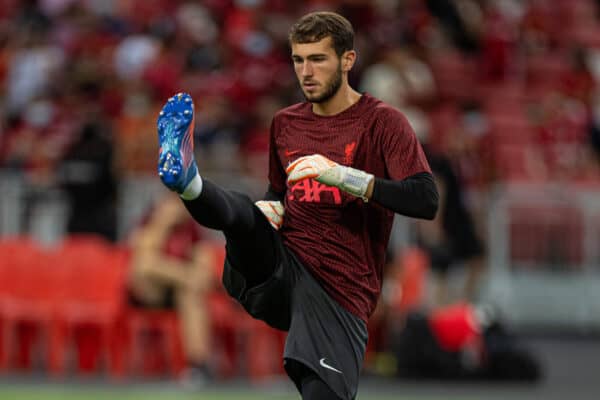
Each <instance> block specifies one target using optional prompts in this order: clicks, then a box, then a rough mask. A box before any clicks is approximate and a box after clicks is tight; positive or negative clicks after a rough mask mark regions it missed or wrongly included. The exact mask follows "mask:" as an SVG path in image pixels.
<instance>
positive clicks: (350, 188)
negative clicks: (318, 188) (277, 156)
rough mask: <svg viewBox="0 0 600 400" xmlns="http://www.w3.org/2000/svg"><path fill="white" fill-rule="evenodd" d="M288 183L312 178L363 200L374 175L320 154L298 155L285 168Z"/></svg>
mask: <svg viewBox="0 0 600 400" xmlns="http://www.w3.org/2000/svg"><path fill="white" fill-rule="evenodd" d="M285 172H286V173H287V174H288V179H287V181H288V183H290V184H292V185H293V184H294V183H296V182H298V181H301V180H303V179H306V178H313V179H315V180H316V181H317V182H321V183H323V184H325V185H327V186H335V187H337V188H339V189H341V190H343V191H344V192H347V193H350V194H351V195H354V196H356V197H360V198H362V199H363V200H365V201H366V200H367V198H366V197H365V194H366V193H367V188H368V187H369V183H370V182H371V181H372V180H373V179H374V176H373V175H371V174H369V173H367V172H365V171H361V170H359V169H355V168H351V167H345V166H343V165H339V164H338V163H335V162H333V161H331V160H330V159H328V158H326V157H324V156H322V155H320V154H313V155H310V156H304V157H300V158H298V159H297V160H295V161H294V162H292V163H291V164H290V165H288V167H287V168H286V170H285Z"/></svg>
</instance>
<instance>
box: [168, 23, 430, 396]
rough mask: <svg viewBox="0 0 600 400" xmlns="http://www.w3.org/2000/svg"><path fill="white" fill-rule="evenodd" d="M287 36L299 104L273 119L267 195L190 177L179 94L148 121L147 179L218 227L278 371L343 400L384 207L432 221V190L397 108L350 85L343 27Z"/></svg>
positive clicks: (377, 275) (386, 213)
mask: <svg viewBox="0 0 600 400" xmlns="http://www.w3.org/2000/svg"><path fill="white" fill-rule="evenodd" d="M289 41H290V45H291V52H292V61H293V65H294V70H295V72H296V76H297V78H298V81H299V83H300V86H301V89H302V92H303V94H304V96H305V98H306V100H307V101H306V102H303V103H300V104H296V105H293V106H291V107H288V108H286V109H283V110H281V111H279V112H278V113H277V114H276V115H275V116H274V118H273V121H272V126H271V137H270V160H269V188H268V191H267V193H266V195H265V198H264V200H261V201H259V202H257V203H256V204H253V203H252V201H251V200H250V199H249V197H247V196H245V195H243V194H240V193H237V192H233V191H227V190H224V189H222V188H220V187H218V186H216V185H215V184H213V183H212V182H210V181H209V180H207V179H204V178H202V177H201V176H200V174H199V173H198V169H197V166H196V162H195V160H194V156H193V145H192V143H193V135H192V131H193V126H194V109H193V103H192V99H191V97H190V96H189V95H187V94H178V95H176V96H174V97H172V98H171V99H169V101H168V102H167V103H166V105H165V107H164V108H163V110H162V111H161V113H160V116H159V118H158V134H159V141H160V147H161V148H160V154H159V164H158V173H159V176H160V177H161V179H162V181H163V183H164V184H165V185H166V186H167V187H169V188H170V189H171V190H174V191H176V192H178V193H179V194H180V196H181V198H182V199H183V203H184V204H185V206H186V207H187V209H188V211H189V212H190V214H191V215H192V216H193V217H194V219H195V220H196V221H197V222H198V223H200V224H202V225H204V226H206V227H208V228H212V229H217V230H221V231H223V233H224V235H225V238H226V250H227V257H226V261H225V269H224V273H223V284H224V286H225V288H226V289H227V291H228V293H229V294H230V295H231V296H232V297H234V298H235V299H236V300H237V301H239V302H240V303H241V304H242V305H243V307H244V308H245V309H246V311H247V312H248V313H250V314H251V315H252V316H253V317H255V318H258V319H260V320H263V321H264V322H266V323H267V324H269V325H270V326H272V327H274V328H277V329H281V330H285V331H288V332H289V333H288V336H287V341H286V345H285V350H284V354H283V359H284V365H285V369H286V371H287V373H288V375H289V376H290V378H291V379H292V380H293V382H294V383H295V384H296V386H297V388H298V390H299V391H300V393H301V394H302V398H303V399H305V400H307V399H308V400H314V399H344V400H350V399H354V398H355V397H356V394H357V391H358V379H359V374H360V370H361V367H362V363H363V357H364V354H365V347H366V343H367V320H368V318H369V316H370V314H371V313H372V312H373V310H374V308H375V305H376V303H377V299H378V297H379V294H380V291H381V284H382V282H381V281H382V268H383V264H384V254H385V250H386V247H387V243H388V239H389V235H390V230H391V227H392V221H393V217H394V213H398V214H401V215H405V216H409V217H416V218H426V219H432V218H433V217H434V216H435V213H436V210H437V203H438V194H437V190H436V187H435V184H434V181H433V177H432V175H431V171H430V168H429V165H428V163H427V160H426V158H425V156H424V154H423V151H422V149H421V147H420V145H419V143H418V141H417V139H416V137H415V135H414V132H413V130H412V128H411V127H410V125H409V124H408V122H407V120H406V119H405V117H404V116H403V115H402V113H401V112H400V111H398V110H396V109H394V108H392V107H390V106H388V105H386V104H384V103H383V102H381V101H379V100H377V99H376V98H374V97H372V96H370V95H369V94H366V93H365V94H361V93H359V92H357V91H355V90H354V89H353V88H352V87H351V86H350V85H349V83H348V72H349V71H350V69H351V68H352V66H353V64H354V62H355V60H356V52H355V51H354V50H353V41H354V39H353V29H352V26H351V25H350V23H349V22H348V21H347V20H346V19H345V18H344V17H342V16H340V15H338V14H335V13H331V12H316V13H311V14H308V15H305V16H304V17H302V18H301V19H300V20H299V21H298V22H297V23H296V24H295V25H294V26H293V27H292V29H291V31H290V35H289ZM200 166H201V163H200Z"/></svg>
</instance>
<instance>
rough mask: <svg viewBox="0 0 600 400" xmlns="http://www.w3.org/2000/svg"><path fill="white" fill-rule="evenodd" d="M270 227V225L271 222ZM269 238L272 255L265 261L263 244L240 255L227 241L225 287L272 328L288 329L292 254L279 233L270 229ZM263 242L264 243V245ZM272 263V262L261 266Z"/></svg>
mask: <svg viewBox="0 0 600 400" xmlns="http://www.w3.org/2000/svg"><path fill="white" fill-rule="evenodd" d="M269 227H270V225H269ZM271 231H272V234H270V236H269V239H268V245H269V246H270V247H271V249H270V250H269V251H272V256H271V257H267V258H268V260H266V261H265V260H264V255H262V254H260V252H261V251H263V250H262V247H263V246H258V247H257V248H256V249H255V250H254V252H251V251H249V252H247V253H245V255H244V257H245V258H242V257H241V256H240V252H239V248H237V247H236V246H235V245H233V244H231V243H230V242H229V241H228V243H227V255H226V258H225V266H224V269H223V278H222V279H223V286H225V289H226V290H227V292H228V293H229V295H230V296H231V297H233V298H234V299H236V300H237V301H238V302H239V303H240V304H241V305H242V306H243V307H244V309H245V310H246V311H247V312H248V313H249V314H250V315H251V316H252V317H254V318H256V319H260V320H262V321H264V322H266V323H267V324H268V325H270V326H271V327H273V328H276V329H280V330H284V331H287V330H288V329H289V326H290V320H291V309H290V304H291V296H290V293H291V288H292V287H293V284H294V280H295V274H294V271H293V269H292V268H290V262H291V257H292V256H291V254H290V252H289V250H288V249H287V248H286V247H285V245H284V244H283V242H282V239H281V237H280V236H279V234H278V233H277V232H276V231H275V230H273V229H272V228H271ZM263 245H264V244H263ZM261 262H270V263H272V264H270V265H266V266H265V265H261Z"/></svg>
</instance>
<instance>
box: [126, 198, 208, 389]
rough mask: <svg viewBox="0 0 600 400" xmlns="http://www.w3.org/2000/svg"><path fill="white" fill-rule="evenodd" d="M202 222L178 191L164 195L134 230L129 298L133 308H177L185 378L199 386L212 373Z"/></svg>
mask: <svg viewBox="0 0 600 400" xmlns="http://www.w3.org/2000/svg"><path fill="white" fill-rule="evenodd" d="M201 239H202V234H201V231H200V226H198V224H196V223H195V222H194V220H193V219H192V218H190V217H189V215H188V214H187V213H186V212H185V209H183V208H182V207H181V204H180V201H179V200H178V199H177V197H176V196H175V197H173V196H171V195H169V196H167V197H165V198H163V199H161V201H159V202H158V203H157V204H156V205H155V207H153V208H152V209H151V210H150V212H149V213H148V215H147V216H146V217H145V218H144V219H143V221H142V224H141V225H140V226H139V227H138V228H137V229H135V230H134V231H133V233H132V235H131V237H130V239H129V245H130V248H131V255H132V257H131V268H130V273H129V279H128V285H127V286H128V289H127V291H128V293H127V294H128V302H129V304H130V306H132V307H134V308H142V309H167V310H170V309H172V310H175V311H176V312H177V314H178V316H179V320H180V323H181V326H180V331H181V335H182V343H183V348H184V352H185V355H186V358H187V363H188V368H187V370H186V371H184V374H183V376H182V381H183V383H186V384H188V383H189V384H193V385H194V386H199V385H201V384H203V383H205V381H207V380H208V379H209V378H210V375H211V374H210V371H209V366H208V358H209V357H208V356H209V351H210V343H209V339H210V337H209V334H210V332H209V330H210V325H209V321H208V315H207V309H206V303H205V302H204V301H203V296H204V295H205V294H206V293H207V292H208V290H209V289H210V288H211V284H212V282H213V279H212V278H213V277H212V268H211V259H210V257H211V256H210V254H211V252H210V250H209V249H207V248H205V247H204V246H203V244H202V243H203V242H202V240H201Z"/></svg>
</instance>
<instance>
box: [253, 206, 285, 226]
mask: <svg viewBox="0 0 600 400" xmlns="http://www.w3.org/2000/svg"><path fill="white" fill-rule="evenodd" d="M254 204H255V205H256V207H258V208H259V209H260V211H261V212H262V213H263V214H264V215H265V217H267V219H268V220H269V223H270V224H271V226H272V227H273V228H275V229H276V230H277V229H279V228H281V225H283V214H285V209H284V208H283V204H281V202H280V201H269V200H259V201H257V202H256V203H254Z"/></svg>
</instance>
